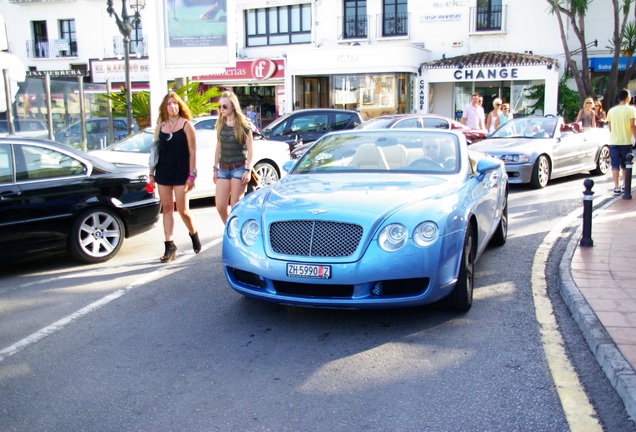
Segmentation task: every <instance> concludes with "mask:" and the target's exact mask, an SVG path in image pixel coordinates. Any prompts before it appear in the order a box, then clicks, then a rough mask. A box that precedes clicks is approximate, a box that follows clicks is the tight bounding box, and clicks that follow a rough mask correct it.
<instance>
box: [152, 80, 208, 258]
mask: <svg viewBox="0 0 636 432" xmlns="http://www.w3.org/2000/svg"><path fill="white" fill-rule="evenodd" d="M191 119H192V113H191V112H190V108H188V106H187V105H186V104H185V102H183V100H182V99H181V98H180V97H179V95H178V94H176V93H175V92H173V91H170V92H168V94H167V95H166V96H165V97H164V98H163V101H162V102H161V105H159V118H158V119H157V128H156V129H155V140H157V139H158V140H159V162H158V163H157V166H156V167H155V168H154V169H153V168H150V183H151V185H153V186H154V184H155V183H156V184H157V186H158V189H159V199H160V200H161V208H162V213H163V233H164V236H165V252H164V254H163V256H162V257H161V258H160V260H161V261H162V262H170V261H172V260H174V259H175V257H176V254H177V246H175V244H174V241H173V231H174V204H176V207H177V211H178V212H179V216H181V219H182V220H183V223H185V225H186V227H187V228H188V233H189V234H190V238H191V240H192V248H193V249H194V252H195V253H199V251H200V250H201V242H200V240H199V233H198V232H197V230H196V229H195V228H194V221H193V220H192V215H191V214H190V208H189V202H188V192H189V191H191V190H192V189H194V182H195V180H196V178H197V162H196V150H197V141H196V135H195V131H194V126H192V123H190V122H189V120H191ZM173 203H174V204H173Z"/></svg>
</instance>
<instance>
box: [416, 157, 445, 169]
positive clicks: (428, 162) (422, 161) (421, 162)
mask: <svg viewBox="0 0 636 432" xmlns="http://www.w3.org/2000/svg"><path fill="white" fill-rule="evenodd" d="M409 166H434V167H436V168H444V166H443V165H442V164H441V163H439V162H435V161H434V160H433V159H431V158H427V157H423V158H419V159H416V160H414V161H413V162H411V163H410V164H409Z"/></svg>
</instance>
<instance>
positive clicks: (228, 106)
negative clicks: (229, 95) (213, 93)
mask: <svg viewBox="0 0 636 432" xmlns="http://www.w3.org/2000/svg"><path fill="white" fill-rule="evenodd" d="M220 107H221V109H230V105H221V106H220Z"/></svg>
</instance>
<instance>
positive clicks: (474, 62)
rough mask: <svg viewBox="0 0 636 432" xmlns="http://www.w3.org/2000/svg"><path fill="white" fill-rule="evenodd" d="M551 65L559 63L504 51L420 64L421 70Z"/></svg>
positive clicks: (544, 58) (553, 60)
mask: <svg viewBox="0 0 636 432" xmlns="http://www.w3.org/2000/svg"><path fill="white" fill-rule="evenodd" d="M538 65H552V66H556V67H557V68H558V65H559V62H558V61H557V60H556V59H553V58H551V57H544V56H539V55H534V54H521V53H514V52H506V51H485V52H480V53H474V54H466V55H463V56H457V57H450V58H441V59H439V60H433V61H430V62H427V63H423V64H422V68H423V69H446V68H452V69H461V68H463V67H485V66H486V67H487V66H491V67H492V66H495V67H500V66H538Z"/></svg>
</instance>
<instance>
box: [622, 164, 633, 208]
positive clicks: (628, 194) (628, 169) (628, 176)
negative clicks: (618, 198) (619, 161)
mask: <svg viewBox="0 0 636 432" xmlns="http://www.w3.org/2000/svg"><path fill="white" fill-rule="evenodd" d="M633 162H634V153H628V154H627V162H626V163H625V179H624V180H625V190H624V191H623V199H624V200H628V199H632V163H633Z"/></svg>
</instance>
